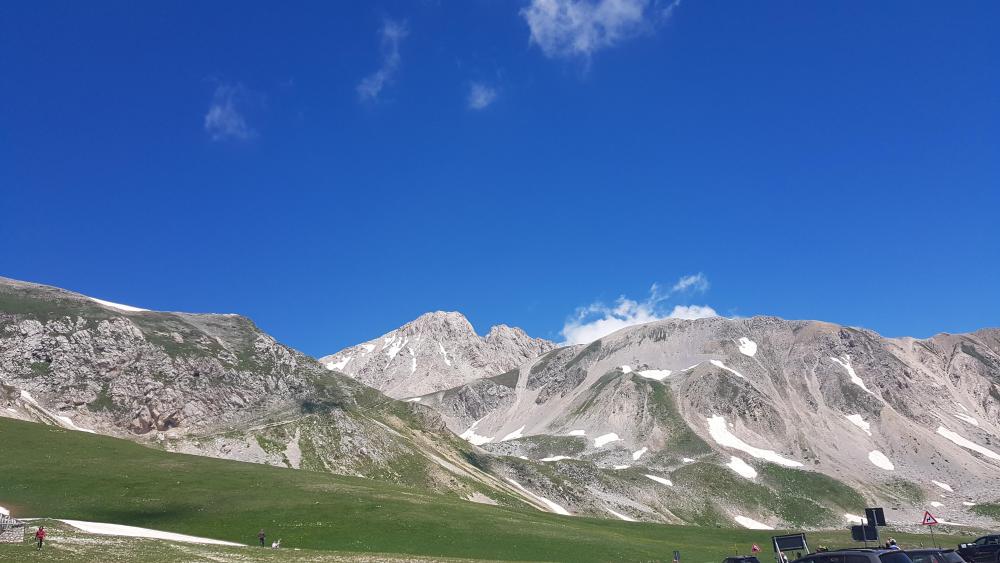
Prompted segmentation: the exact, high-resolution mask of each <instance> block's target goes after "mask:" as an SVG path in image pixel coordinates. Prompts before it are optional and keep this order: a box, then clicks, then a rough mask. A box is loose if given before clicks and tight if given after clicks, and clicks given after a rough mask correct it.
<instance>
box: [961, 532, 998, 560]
mask: <svg viewBox="0 0 1000 563" xmlns="http://www.w3.org/2000/svg"><path fill="white" fill-rule="evenodd" d="M956 551H958V554H959V555H961V556H962V559H965V560H966V561H968V562H969V563H993V562H994V561H1000V536H995V535H994V536H983V537H981V538H979V539H977V540H976V541H974V542H972V543H963V544H962V545H960V546H958V549H957V550H956Z"/></svg>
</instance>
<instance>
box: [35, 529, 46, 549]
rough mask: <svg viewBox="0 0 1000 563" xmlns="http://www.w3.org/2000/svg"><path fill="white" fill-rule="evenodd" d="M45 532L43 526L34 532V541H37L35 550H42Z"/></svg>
mask: <svg viewBox="0 0 1000 563" xmlns="http://www.w3.org/2000/svg"><path fill="white" fill-rule="evenodd" d="M46 534H47V532H46V531H45V526H39V527H38V531H37V532H35V539H36V540H38V547H37V549H42V544H43V543H45V536H46Z"/></svg>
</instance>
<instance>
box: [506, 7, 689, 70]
mask: <svg viewBox="0 0 1000 563" xmlns="http://www.w3.org/2000/svg"><path fill="white" fill-rule="evenodd" d="M679 5H680V0H673V1H672V2H669V3H668V4H664V3H663V2H661V1H658V0H531V5H529V6H528V7H526V8H523V9H522V10H521V16H522V17H524V19H525V21H526V22H527V23H528V27H529V28H530V29H531V42H532V43H534V44H536V45H538V47H539V48H540V49H541V50H542V52H543V53H545V55H546V56H547V57H550V58H557V57H562V58H573V57H581V58H584V59H587V60H589V59H590V56H591V55H592V54H593V53H595V52H597V51H599V50H601V49H605V48H608V47H612V46H614V45H616V44H617V43H619V42H621V41H623V40H625V39H628V38H631V37H634V36H636V35H639V34H641V33H643V32H646V31H648V30H650V29H652V28H653V27H654V26H655V25H656V24H658V23H662V22H664V21H666V20H668V19H670V17H671V16H672V15H673V13H674V10H675V9H676V8H677V7H678V6H679Z"/></svg>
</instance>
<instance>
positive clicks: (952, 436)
mask: <svg viewBox="0 0 1000 563" xmlns="http://www.w3.org/2000/svg"><path fill="white" fill-rule="evenodd" d="M937 433H938V434H940V435H941V436H944V437H945V438H947V439H949V440H951V441H952V442H954V443H955V444H956V445H959V446H962V447H963V448H966V449H969V450H972V451H974V452H977V453H980V454H983V455H984V456H986V457H988V458H990V459H995V460H1000V454H998V453H996V452H995V451H993V450H991V449H989V448H984V447H982V446H980V445H979V444H977V443H975V442H973V441H972V440H969V439H967V438H965V437H964V436H962V435H961V434H958V433H957V432H952V431H951V430H948V429H947V428H945V427H944V426H938V429H937Z"/></svg>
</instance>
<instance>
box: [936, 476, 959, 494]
mask: <svg viewBox="0 0 1000 563" xmlns="http://www.w3.org/2000/svg"><path fill="white" fill-rule="evenodd" d="M931 483H934V484H935V485H937V486H938V487H940V488H942V489H944V490H946V491H948V492H949V493H954V492H955V489H952V488H951V485H949V484H948V483H942V482H941V481H935V480H933V479H931Z"/></svg>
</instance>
